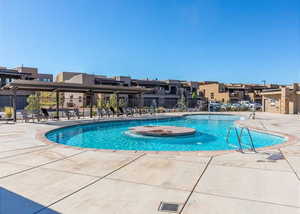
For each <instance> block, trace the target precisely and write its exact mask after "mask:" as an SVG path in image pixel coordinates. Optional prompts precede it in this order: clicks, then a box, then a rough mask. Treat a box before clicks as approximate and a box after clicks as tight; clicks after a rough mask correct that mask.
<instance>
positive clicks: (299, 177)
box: [278, 149, 300, 180]
mask: <svg viewBox="0 0 300 214" xmlns="http://www.w3.org/2000/svg"><path fill="white" fill-rule="evenodd" d="M278 150H279V151H280V153H281V154H282V155H283V157H284V159H285V160H286V162H287V164H288V165H289V166H290V168H291V169H292V171H293V173H294V174H295V175H296V177H297V179H298V180H300V175H298V173H297V171H296V170H295V169H294V167H293V166H292V164H291V163H290V162H289V160H288V159H287V158H286V155H285V154H284V153H283V152H282V151H281V149H278Z"/></svg>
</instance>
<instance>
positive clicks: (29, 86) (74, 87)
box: [2, 80, 153, 94]
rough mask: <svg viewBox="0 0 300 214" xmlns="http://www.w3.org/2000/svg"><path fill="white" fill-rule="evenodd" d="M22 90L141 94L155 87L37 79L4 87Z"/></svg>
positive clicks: (16, 82)
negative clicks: (85, 83) (87, 83)
mask: <svg viewBox="0 0 300 214" xmlns="http://www.w3.org/2000/svg"><path fill="white" fill-rule="evenodd" d="M12 89H16V90H22V91H49V92H51V91H53V92H54V91H60V92H74V93H75V92H77V93H87V92H93V93H119V94H139V93H145V92H151V91H153V89H149V88H142V87H129V86H111V85H84V84H79V83H65V82H43V81H36V80H15V81H13V82H11V83H9V84H7V85H5V86H3V87H2V90H12Z"/></svg>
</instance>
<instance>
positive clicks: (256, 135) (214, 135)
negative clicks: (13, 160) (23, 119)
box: [46, 115, 285, 151]
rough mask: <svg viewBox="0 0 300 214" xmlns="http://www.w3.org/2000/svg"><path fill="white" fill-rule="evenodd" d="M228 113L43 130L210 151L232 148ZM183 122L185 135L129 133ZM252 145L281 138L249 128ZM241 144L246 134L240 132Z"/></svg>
mask: <svg viewBox="0 0 300 214" xmlns="http://www.w3.org/2000/svg"><path fill="white" fill-rule="evenodd" d="M239 119H240V117H238V116H230V115H193V116H192V115H191V116H184V117H179V118H167V119H151V120H130V121H111V122H99V123H92V124H85V125H76V126H70V127H65V128H60V129H56V130H53V131H50V132H48V133H46V137H47V138H48V139H49V140H50V141H53V142H56V143H60V144H65V145H68V146H76V147H82V148H98V149H113V150H144V151H204V150H207V151H212V150H236V149H237V148H238V140H237V138H236V136H235V135H234V134H233V133H232V134H231V136H230V137H229V142H230V143H229V144H228V143H226V135H227V130H228V128H229V127H233V126H234V122H235V121H236V120H239ZM149 125H151V126H156V125H159V126H184V127H189V128H194V129H196V133H195V134H193V135H189V136H177V137H150V136H141V135H134V134H131V133H130V132H129V131H128V129H129V128H130V127H134V126H149ZM251 134H252V138H253V143H254V145H255V148H259V147H264V146H271V145H276V144H280V143H283V142H284V141H285V138H282V137H279V136H275V135H269V134H264V133H260V132H255V131H251ZM242 141H243V144H244V148H247V145H248V143H249V137H248V136H247V135H246V132H244V134H243V136H242Z"/></svg>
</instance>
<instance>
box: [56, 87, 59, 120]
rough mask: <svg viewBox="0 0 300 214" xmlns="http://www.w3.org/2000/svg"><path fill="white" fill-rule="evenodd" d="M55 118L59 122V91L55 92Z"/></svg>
mask: <svg viewBox="0 0 300 214" xmlns="http://www.w3.org/2000/svg"><path fill="white" fill-rule="evenodd" d="M56 117H57V120H59V91H56Z"/></svg>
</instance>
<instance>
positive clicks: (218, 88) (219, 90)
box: [199, 81, 279, 103]
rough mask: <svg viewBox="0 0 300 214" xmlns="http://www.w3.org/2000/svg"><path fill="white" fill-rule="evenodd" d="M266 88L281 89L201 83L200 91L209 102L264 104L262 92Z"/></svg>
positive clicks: (265, 86) (274, 86) (271, 86)
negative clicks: (245, 101) (246, 101)
mask: <svg viewBox="0 0 300 214" xmlns="http://www.w3.org/2000/svg"><path fill="white" fill-rule="evenodd" d="M266 88H279V86H278V85H260V84H240V83H231V84H225V83H219V82H209V81H207V82H201V83H200V86H199V91H200V93H201V95H202V96H203V97H204V98H205V99H206V100H207V101H216V102H221V103H237V102H239V101H241V100H248V101H250V102H257V103H261V102H262V96H261V92H262V90H263V89H266Z"/></svg>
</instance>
